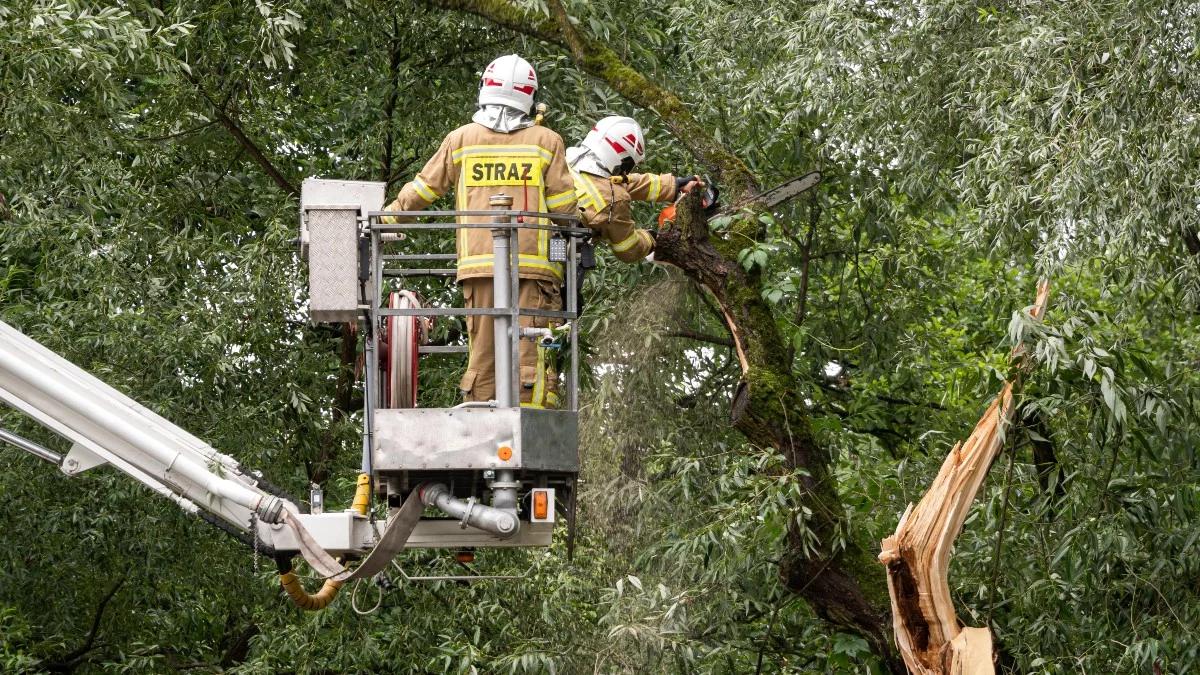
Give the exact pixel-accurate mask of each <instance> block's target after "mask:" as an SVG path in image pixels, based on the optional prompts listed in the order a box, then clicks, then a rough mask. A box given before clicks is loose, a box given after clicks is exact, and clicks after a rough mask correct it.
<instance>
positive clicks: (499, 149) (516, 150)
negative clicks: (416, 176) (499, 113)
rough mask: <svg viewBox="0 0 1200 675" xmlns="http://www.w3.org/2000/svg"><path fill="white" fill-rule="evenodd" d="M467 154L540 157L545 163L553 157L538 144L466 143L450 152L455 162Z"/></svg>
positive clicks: (499, 156) (458, 161)
mask: <svg viewBox="0 0 1200 675" xmlns="http://www.w3.org/2000/svg"><path fill="white" fill-rule="evenodd" d="M467 155H484V156H488V157H497V158H503V157H510V158H516V157H540V158H542V160H544V161H545V162H546V163H547V164H549V163H550V162H551V161H552V160H553V159H554V153H552V152H550V151H549V150H547V149H545V148H543V147H541V146H540V145H468V146H466V147H463V148H459V149H458V150H455V151H454V152H452V153H450V157H451V158H452V159H453V160H454V163H455V164H458V163H460V162H462V158H463V157H466V156H467Z"/></svg>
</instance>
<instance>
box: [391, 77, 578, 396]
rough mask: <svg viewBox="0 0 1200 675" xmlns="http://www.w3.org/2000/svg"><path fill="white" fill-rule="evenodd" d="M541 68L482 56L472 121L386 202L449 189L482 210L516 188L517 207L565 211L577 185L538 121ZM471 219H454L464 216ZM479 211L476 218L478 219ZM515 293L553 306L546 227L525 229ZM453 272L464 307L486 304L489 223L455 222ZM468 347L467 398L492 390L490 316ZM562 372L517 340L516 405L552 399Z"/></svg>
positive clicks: (415, 205) (412, 201)
mask: <svg viewBox="0 0 1200 675" xmlns="http://www.w3.org/2000/svg"><path fill="white" fill-rule="evenodd" d="M537 88H538V82H537V73H536V72H535V71H534V69H533V66H532V65H530V64H529V62H528V61H526V60H525V59H523V58H521V57H520V56H517V55H516V54H510V55H508V56H501V57H500V58H498V59H496V60H495V61H492V62H491V63H490V64H488V67H487V68H486V69H484V71H483V77H482V78H480V82H479V106H478V110H477V111H476V112H475V115H474V116H473V117H472V118H471V120H472V121H471V123H470V124H467V125H465V126H461V127H459V128H457V129H455V130H454V131H451V132H450V133H449V134H448V135H447V136H446V138H445V140H443V141H442V145H441V147H440V148H438V151H437V152H436V153H435V154H434V155H433V157H432V158H430V160H429V161H428V162H427V163H426V164H425V167H424V168H423V169H421V171H420V172H419V173H418V174H417V176H416V178H414V179H413V180H412V181H411V182H409V183H407V184H406V185H405V186H404V187H403V188H402V189H401V190H400V195H399V196H398V197H396V200H395V201H393V202H392V203H391V204H390V205H388V210H394V211H415V210H418V209H423V208H425V207H427V206H428V205H429V204H431V203H432V202H433V201H434V200H436V199H437V198H439V197H441V196H442V195H444V194H446V192H448V191H449V190H450V189H451V188H453V189H454V196H455V209H457V210H460V211H484V210H487V209H488V208H489V206H488V200H489V198H490V197H492V196H493V195H498V194H506V195H509V196H510V197H512V198H513V208H514V209H517V210H522V211H542V212H551V213H564V214H571V213H574V212H575V210H576V207H575V186H574V183H573V181H572V178H571V174H570V172H569V171H568V169H567V164H566V159H565V152H564V150H565V146H564V143H563V140H562V137H560V136H559V135H558V134H556V133H554V132H553V131H551V130H549V129H547V128H546V127H543V126H539V125H537V124H535V122H534V120H533V118H532V117H530V113H531V112H532V111H533V105H534V94H535V93H536V92H537ZM465 220H469V219H460V221H465ZM477 220H478V219H476V221H477ZM518 242H519V247H520V267H519V276H520V288H519V293H518V302H519V304H520V306H521V307H523V308H528V309H551V310H558V309H561V307H562V297H561V291H560V287H561V284H562V282H563V265H562V263H558V262H552V261H551V260H550V257H549V232H547V231H546V230H521V231H520V235H519V238H518ZM457 250H458V281H459V282H460V283H461V284H462V289H463V298H464V304H465V305H466V306H467V307H472V308H473V307H492V306H493V297H492V233H491V231H490V230H487V229H479V228H474V229H466V228H464V229H460V230H459V231H458V246H457ZM521 325H522V326H536V327H546V326H548V325H549V322H548V320H547V319H544V318H537V317H523V318H522V319H521ZM467 335H468V340H469V344H470V347H469V357H468V361H467V371H466V373H465V374H464V375H463V378H462V381H461V383H460V385H459V386H460V388H461V389H462V391H463V395H464V397H465V398H466V400H468V401H487V400H490V399H493V398H495V391H496V377H495V371H496V367H495V364H496V356H495V352H494V343H493V340H492V318H491V317H487V316H470V317H467ZM557 390H558V376H557V374H556V373H555V372H554V369H553V365H552V363H551V359H548V358H547V355H546V354H545V352H544V350H543V348H541V347H539V346H537V345H536V344H535V343H534V342H533V341H530V340H522V341H521V405H523V406H531V407H554V406H556V405H557V402H558V401H557V399H558V396H557Z"/></svg>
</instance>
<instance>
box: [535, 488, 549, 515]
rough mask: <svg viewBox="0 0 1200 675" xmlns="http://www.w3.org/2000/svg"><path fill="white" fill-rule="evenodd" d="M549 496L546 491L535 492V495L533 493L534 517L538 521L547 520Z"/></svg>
mask: <svg viewBox="0 0 1200 675" xmlns="http://www.w3.org/2000/svg"><path fill="white" fill-rule="evenodd" d="M548 495H549V493H547V492H546V491H545V490H535V491H534V493H533V517H534V518H536V519H538V520H545V519H546V513H547V511H548V510H549V507H550V503H549V501H548V500H547V496H548Z"/></svg>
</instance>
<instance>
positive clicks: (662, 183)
mask: <svg viewBox="0 0 1200 675" xmlns="http://www.w3.org/2000/svg"><path fill="white" fill-rule="evenodd" d="M571 173H572V177H573V178H574V179H575V195H576V196H577V197H578V199H579V211H580V212H581V213H582V215H583V223H584V225H587V226H588V227H590V228H592V229H593V230H595V231H596V232H598V233H599V234H600V237H601V238H602V239H604V240H605V241H607V242H608V243H609V244H611V245H612V250H613V253H615V254H616V255H617V259H618V260H620V261H621V262H637V261H638V260H641V259H642V258H645V257H646V256H647V255H649V254H650V251H652V250H654V238H653V237H651V236H650V233H649V232H648V231H646V230H642V229H638V228H636V227H634V225H633V210H632V209H631V207H630V204H629V203H630V201H631V200H637V201H640V202H670V201H674V199H675V176H673V175H671V174H669V173H658V174H655V173H631V174H629V175H628V176H626V177H625V178H624V179H623V180H622V181H621V182H620V183H615V182H613V180H612V179H610V178H608V177H606V176H594V175H592V174H590V173H583V172H582V171H572V172H571Z"/></svg>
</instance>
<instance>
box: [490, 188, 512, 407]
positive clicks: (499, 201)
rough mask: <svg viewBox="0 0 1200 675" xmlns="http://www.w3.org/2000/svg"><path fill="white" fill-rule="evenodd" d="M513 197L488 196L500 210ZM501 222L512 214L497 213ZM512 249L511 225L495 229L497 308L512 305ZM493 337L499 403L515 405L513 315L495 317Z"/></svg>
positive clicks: (493, 284) (493, 288)
mask: <svg viewBox="0 0 1200 675" xmlns="http://www.w3.org/2000/svg"><path fill="white" fill-rule="evenodd" d="M512 203H513V200H512V197H509V196H508V195H495V196H494V197H492V198H491V199H489V200H488V206H490V207H492V208H493V209H497V210H502V211H503V210H508V209H509V208H511V207H512ZM492 222H494V223H496V224H497V225H500V224H503V225H508V224H509V223H510V222H512V216H507V215H503V216H496V218H495V219H494V220H493V221H492ZM508 277H509V251H508V229H507V228H501V227H497V228H496V229H494V230H492V295H493V303H492V304H493V306H494V307H495V308H496V309H510V308H511V307H512V302H513V300H512V296H511V295H510V293H509V292H510V290H511V288H512V287H511V285H510V284H509V279H508ZM493 319H494V320H493V322H492V325H493V329H494V334H493V340H494V350H493V351H494V352H495V354H496V407H498V408H511V407H512V406H514V405H516V404H518V403H519V401H514V400H513V397H512V390H513V387H512V372H513V361H512V346H511V344H510V342H511V341H512V337H511V335H510V332H511V327H512V316H510V315H509V314H503V315H501V314H497V315H496V316H494V317H493Z"/></svg>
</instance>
